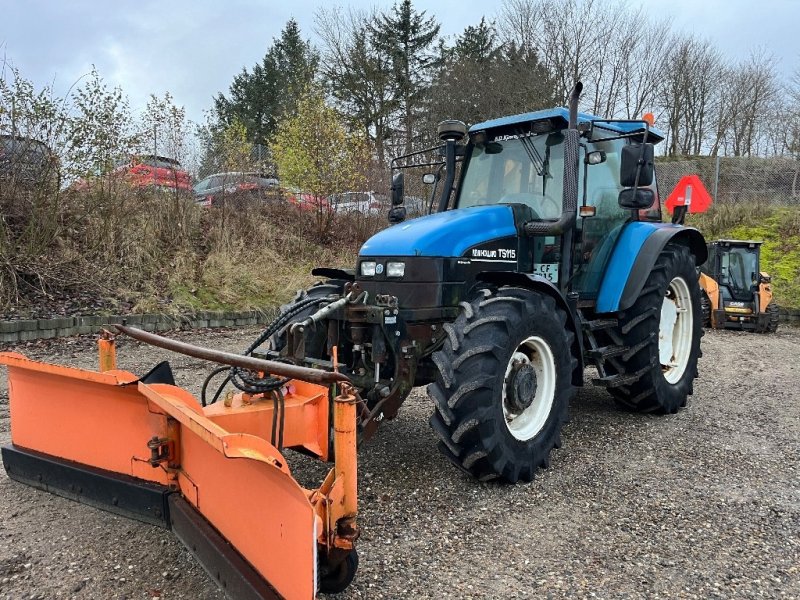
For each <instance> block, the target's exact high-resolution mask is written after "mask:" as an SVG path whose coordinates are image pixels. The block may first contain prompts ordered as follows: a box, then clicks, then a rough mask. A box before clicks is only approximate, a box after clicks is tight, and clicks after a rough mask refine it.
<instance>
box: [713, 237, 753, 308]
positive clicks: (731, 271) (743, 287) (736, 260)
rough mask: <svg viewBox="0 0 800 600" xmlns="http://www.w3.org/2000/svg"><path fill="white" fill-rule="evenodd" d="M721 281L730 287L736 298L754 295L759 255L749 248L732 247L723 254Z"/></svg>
mask: <svg viewBox="0 0 800 600" xmlns="http://www.w3.org/2000/svg"><path fill="white" fill-rule="evenodd" d="M720 266H721V267H722V268H721V273H720V279H721V281H720V283H722V284H723V285H727V286H728V287H729V288H730V291H731V295H733V297H734V298H739V297H742V298H747V299H749V298H750V297H751V296H752V293H753V292H752V289H753V286H754V285H757V284H758V275H759V274H758V255H757V254H756V252H755V250H751V249H749V248H731V249H730V251H729V252H727V253H724V254H723V255H722V264H721V265H720Z"/></svg>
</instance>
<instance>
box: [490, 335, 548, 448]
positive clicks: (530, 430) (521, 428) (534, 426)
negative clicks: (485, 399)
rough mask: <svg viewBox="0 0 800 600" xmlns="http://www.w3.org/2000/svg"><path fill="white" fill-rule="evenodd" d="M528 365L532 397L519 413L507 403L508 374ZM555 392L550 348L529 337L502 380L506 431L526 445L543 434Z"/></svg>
mask: <svg viewBox="0 0 800 600" xmlns="http://www.w3.org/2000/svg"><path fill="white" fill-rule="evenodd" d="M520 364H527V365H530V366H531V367H533V371H534V373H535V382H536V383H535V393H534V395H533V398H532V399H531V400H530V404H528V405H527V406H526V407H525V408H523V409H522V410H519V408H518V407H514V406H513V405H512V403H511V402H510V396H511V390H510V389H509V387H508V386H509V385H511V374H512V371H513V370H514V369H515V367H516V366H518V365H520ZM555 391H556V364H555V360H554V359H553V352H552V350H550V346H549V345H548V344H547V342H545V341H544V340H543V339H542V338H540V337H538V336H531V337H529V338H527V339H525V340H524V341H523V342H522V343H521V344H519V346H517V349H516V350H514V352H513V354H512V355H511V358H510V359H509V361H508V365H507V366H506V372H505V377H504V378H503V417H504V420H505V424H506V427H507V428H508V431H509V432H510V433H511V435H513V436H514V437H515V438H516V439H518V440H520V441H523V442H525V441H528V440H530V439H531V438H533V437H534V436H535V435H536V434H537V433H539V432H540V431H541V430H542V427H544V424H545V423H546V422H547V417H548V416H549V415H550V411H551V409H552V407H553V398H554V397H555Z"/></svg>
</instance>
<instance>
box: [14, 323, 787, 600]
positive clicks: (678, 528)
mask: <svg viewBox="0 0 800 600" xmlns="http://www.w3.org/2000/svg"><path fill="white" fill-rule="evenodd" d="M255 335H256V330H254V329H249V330H237V331H226V332H219V331H217V332H204V333H198V332H195V333H190V334H180V337H181V338H183V339H187V340H189V341H193V342H196V343H201V344H205V345H208V346H211V347H215V348H220V349H225V350H240V349H242V348H243V347H245V346H247V344H248V343H249V341H250V340H251V339H252V338H253V337H254V336H255ZM703 349H704V352H705V356H704V357H703V359H702V361H701V379H700V380H698V382H697V383H696V385H695V395H694V397H693V398H692V400H691V402H690V405H689V408H688V409H687V410H683V411H681V412H680V413H679V414H677V415H671V416H666V417H664V416H646V415H644V416H643V415H638V414H631V413H628V412H624V411H621V410H619V409H617V408H616V407H615V405H614V404H613V402H612V401H611V398H610V397H609V396H608V395H607V394H606V393H605V392H604V391H603V390H601V389H597V388H593V387H591V386H587V387H586V388H584V389H582V390H581V391H580V392H579V393H578V396H577V398H576V399H575V400H574V402H573V404H572V408H571V416H572V418H571V422H570V423H569V424H568V425H567V426H566V428H565V430H564V435H563V439H564V446H563V448H562V449H561V450H558V451H556V452H554V454H553V460H552V466H551V468H550V469H549V470H548V471H544V472H540V474H539V475H538V476H537V478H536V480H535V481H534V482H532V483H530V484H522V485H516V486H508V485H497V484H479V483H476V482H475V481H472V480H470V479H468V478H467V477H466V476H464V475H462V474H460V473H459V472H458V471H456V470H455V469H454V468H453V467H451V466H450V464H449V463H448V462H447V461H446V460H445V459H444V458H443V457H441V456H440V455H439V454H438V452H437V451H436V447H435V440H434V435H433V434H432V432H431V431H430V430H429V428H428V424H427V419H428V416H429V413H430V411H431V406H430V403H429V401H428V399H427V397H426V395H425V392H424V390H421V389H420V390H416V391H415V392H414V394H413V395H412V396H411V397H410V398H409V399H408V400H407V402H406V404H405V405H404V407H403V410H402V411H401V414H400V416H399V418H398V419H396V420H395V421H392V422H388V423H385V424H384V425H383V426H382V427H381V429H380V430H379V432H378V434H377V435H376V437H375V438H373V440H371V441H370V442H369V444H367V446H366V447H365V448H363V449H362V452H361V456H360V457H359V460H360V465H359V467H360V477H361V480H360V489H359V494H360V515H359V522H360V526H361V528H362V536H361V539H360V541H359V555H360V558H361V566H360V570H359V572H358V575H357V577H356V580H355V582H354V583H353V585H352V586H351V588H349V589H348V590H347V592H345V593H344V594H341V595H339V596H337V598H341V599H351V598H524V597H531V598H574V597H587V598H590V597H591V598H594V597H597V598H734V597H735V598H800V477H799V476H800V473H798V469H799V465H800V330H796V329H795V330H792V329H783V330H782V331H779V332H778V333H777V334H775V335H770V336H765V335H757V334H746V333H735V332H712V333H708V334H707V335H706V337H705V338H704V339H703ZM17 350H19V351H22V352H24V353H26V354H28V355H29V356H31V357H35V358H44V359H47V360H51V361H54V362H61V363H64V364H70V365H77V366H83V367H91V368H93V367H94V365H95V350H94V345H93V342H92V341H91V340H88V339H84V338H72V339H67V340H57V341H51V342H48V343H38V344H30V345H28V346H25V347H19V348H17ZM119 355H120V358H119V362H120V367H121V368H125V369H128V370H131V371H134V372H138V373H143V372H145V371H146V370H147V369H149V368H150V367H151V366H152V365H153V364H155V363H156V362H157V361H158V360H161V359H162V358H163V357H164V355H165V353H164V352H163V351H161V350H158V349H154V348H147V347H143V346H138V344H136V343H134V342H130V341H128V342H123V343H122V344H121V347H120V351H119ZM170 360H171V361H172V364H173V368H174V370H175V371H176V377H177V379H178V383H179V384H180V385H184V386H186V387H189V388H190V389H192V390H193V391H195V392H197V388H198V386H199V383H200V381H201V379H202V374H203V373H205V372H206V371H207V369H206V366H205V365H204V364H203V363H200V362H199V361H195V360H194V359H190V358H186V357H181V356H171V357H170ZM6 393H7V392H6V381H5V373H2V375H0V443H7V442H8V441H9V420H8V406H7V402H8V399H7V395H6ZM0 514H2V517H1V518H0V598H3V599H5V598H9V599H11V598H13V599H15V600H16V599H18V598H43V599H44V598H47V599H49V598H120V599H121V598H129V599H138V598H166V599H172V598H187V599H188V598H192V599H221V598H222V597H223V596H222V594H221V593H220V592H219V591H217V589H216V588H215V585H214V583H213V582H212V581H211V580H210V579H209V578H208V577H207V576H206V575H205V573H204V571H203V570H202V569H201V568H200V567H199V566H198V565H197V564H196V563H195V562H194V560H193V559H192V557H191V556H190V555H189V554H188V553H187V552H186V551H185V550H183V548H182V546H181V545H180V543H179V542H178V541H177V540H176V539H174V538H173V537H172V535H171V534H170V533H168V532H165V531H162V530H160V529H157V528H154V527H150V526H147V525H142V524H139V523H136V522H133V521H128V520H126V519H123V518H121V517H116V516H113V515H110V514H108V513H104V512H101V511H98V510H95V509H92V508H90V507H86V506H82V505H80V504H76V503H73V502H70V501H68V500H64V499H61V498H58V497H55V496H52V495H49V494H46V493H43V492H39V491H37V490H33V489H31V488H28V487H26V486H23V485H20V484H18V483H16V482H12V481H10V480H9V479H8V478H7V477H6V476H5V473H4V472H0Z"/></svg>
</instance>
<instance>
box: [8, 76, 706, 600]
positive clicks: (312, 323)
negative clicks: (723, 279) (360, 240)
mask: <svg viewBox="0 0 800 600" xmlns="http://www.w3.org/2000/svg"><path fill="white" fill-rule="evenodd" d="M580 91H581V85H580V84H577V85H576V86H575V89H574V90H573V91H572V94H571V95H570V100H569V107H568V108H567V109H564V108H556V109H551V110H544V111H537V112H533V113H526V114H522V115H514V116H509V117H502V118H498V119H494V120H491V121H487V122H484V123H480V124H477V125H473V126H472V127H471V128H469V129H467V128H466V126H464V125H463V124H461V123H458V122H446V123H444V124H443V125H442V127H440V129H439V134H440V141H441V144H439V145H437V146H435V147H433V148H429V149H426V150H421V151H418V152H414V153H412V154H410V155H407V156H403V157H399V158H398V159H395V160H394V161H393V163H392V167H393V171H394V173H393V178H392V208H391V210H390V212H389V221H390V223H392V224H393V225H392V226H391V227H389V228H387V229H385V230H383V231H381V232H379V233H377V234H376V235H374V236H373V237H372V238H370V239H369V240H368V241H367V242H366V243H364V244H363V246H362V248H361V250H360V252H359V256H358V257H357V259H356V261H355V265H354V267H355V268H354V269H340V268H325V267H319V268H317V269H314V271H313V273H314V274H315V275H316V276H319V277H320V278H322V281H320V282H318V283H317V284H316V285H314V286H312V287H311V288H309V289H307V290H303V291H301V292H299V293H298V295H297V297H296V298H295V299H294V300H293V301H292V302H291V303H290V304H288V305H286V306H284V307H282V309H281V313H280V314H279V316H278V318H277V319H276V321H274V322H273V323H272V324H271V325H270V326H269V327H268V328H267V329H266V330H265V331H264V332H263V333H262V334H261V335H260V336H259V337H258V338H257V339H256V340H255V341H254V342H253V343H252V344H251V346H250V347H249V348H248V349H247V350H246V351H245V355H246V356H244V357H240V356H236V355H223V354H222V353H218V352H214V351H210V350H200V351H198V350H197V349H196V348H194V347H188V348H187V347H186V346H185V345H180V344H179V343H175V342H169V341H164V338H160V337H159V336H150V337H148V336H147V335H146V334H143V333H142V332H138V331H135V330H131V329H129V328H128V329H124V330H123V331H124V332H125V333H127V334H128V335H133V336H134V337H137V339H142V340H144V341H147V342H149V343H156V344H157V345H161V346H164V347H165V348H167V349H170V350H175V351H179V352H186V353H194V354H192V355H194V356H198V357H202V358H207V359H210V360H214V361H217V362H221V363H223V364H226V365H229V366H230V367H229V368H228V367H225V368H219V369H217V370H215V371H214V372H212V373H211V375H209V378H208V379H207V380H206V382H205V384H204V386H203V392H202V394H201V401H200V403H199V404H198V403H197V401H195V400H194V399H193V398H192V397H191V396H190V395H189V394H188V393H187V392H185V391H184V390H181V389H180V388H177V387H175V386H174V385H171V383H172V381H171V378H170V377H168V376H164V374H163V373H162V372H161V371H163V369H162V370H155V371H154V372H153V373H152V374H149V375H148V376H145V377H143V378H141V379H138V378H137V377H136V376H134V375H132V374H130V373H125V372H122V371H116V370H115V369H114V367H113V357H112V355H111V354H110V351H111V350H113V345H112V346H111V347H110V348H109V345H110V341H108V340H101V348H102V352H101V365H103V371H105V372H103V373H89V372H86V371H81V370H78V369H69V368H66V367H54V366H51V365H44V364H41V363H36V362H34V361H29V360H27V359H25V358H24V357H22V356H20V355H16V354H5V355H0V361H2V362H3V363H4V364H7V365H8V366H9V381H10V382H11V394H10V396H11V430H12V447H11V448H9V449H6V450H4V459H6V468H7V469H9V471H10V473H11V476H12V477H15V478H17V479H19V480H22V481H26V482H28V483H32V484H33V485H37V486H39V487H44V488H46V489H51V490H54V491H56V492H57V493H62V494H64V495H67V496H70V495H71V496H72V497H75V496H76V495H77V496H78V497H80V498H82V499H84V500H86V499H89V501H91V502H99V503H101V504H109V502H110V505H111V506H112V507H114V509H115V510H120V511H123V512H125V511H126V510H127V512H134V513H138V514H137V516H139V517H140V518H141V517H142V513H145V514H144V517H145V520H151V521H152V520H156V521H160V522H162V523H163V524H165V525H166V526H169V527H172V528H173V529H174V530H175V531H176V532H177V533H178V535H179V536H180V537H182V539H184V540H185V541H187V545H189V546H190V547H194V546H195V545H196V542H197V539H198V538H200V539H202V538H203V536H207V537H214V535H216V538H215V540H216V542H217V543H216V546H215V545H214V544H211V547H212V550H213V548H215V547H223V548H227V550H228V552H227V554H226V553H224V552H222V553H221V552H219V551H216V552H215V551H212V550H208V552H207V553H201V552H198V554H201V560H203V559H202V557H203V556H205V555H206V554H208V555H214V556H215V558H214V559H212V560H213V561H215V563H216V564H221V563H226V564H227V563H235V564H236V565H237V567H236V568H232V569H230V570H231V572H234V573H236V572H246V573H248V574H249V575H248V576H246V577H244V578H243V579H244V581H245V583H243V584H242V586H241V589H243V590H245V591H242V592H238V591H237V592H235V593H231V595H232V597H235V598H239V597H242V598H244V597H247V598H249V597H251V596H252V593H251V591H248V588H247V585H248V584H247V583H246V582H248V581H251V580H254V581H256V582H258V583H259V584H260V585H262V587H263V586H266V585H267V583H266V582H268V583H269V584H270V585H271V586H272V587H271V588H269V586H267V587H268V589H273V588H274V591H275V592H277V593H278V594H280V595H283V596H285V597H288V598H309V597H312V596H313V595H314V593H315V589H316V586H315V583H314V582H315V581H316V579H315V577H316V572H315V571H314V569H317V568H318V567H319V568H320V569H321V570H322V572H321V573H320V582H321V584H322V585H323V587H324V588H325V589H327V590H330V591H335V590H337V589H343V588H344V587H345V586H346V585H347V584H348V583H349V581H350V580H351V579H352V576H353V573H354V571H355V568H356V566H357V561H356V556H357V555H356V554H355V552H354V548H353V543H354V541H355V538H356V536H357V529H356V527H355V522H354V518H355V508H356V499H355V494H356V475H355V464H356V462H355V461H356V458H355V444H356V441H359V442H363V441H366V440H368V439H369V437H370V436H372V435H373V434H374V433H375V431H376V429H377V428H378V426H379V424H380V423H381V422H383V420H385V419H391V418H393V417H395V416H396V415H397V414H398V411H399V410H400V407H401V405H402V403H403V401H404V400H405V399H406V397H407V396H408V395H409V393H410V392H411V390H412V388H413V387H414V386H420V385H426V386H427V390H428V394H429V396H430V398H431V400H432V404H433V410H432V416H431V418H430V425H431V428H432V429H433V431H434V433H435V435H436V436H437V437H438V438H439V450H440V451H441V452H442V454H443V455H444V457H446V458H447V459H448V460H450V461H451V462H452V463H453V464H454V465H455V466H457V467H458V468H460V469H462V470H463V471H465V472H467V473H469V474H470V475H472V476H473V477H475V478H477V479H479V480H482V481H489V480H499V481H505V482H510V483H513V482H517V481H519V480H523V481H530V480H531V479H533V477H534V474H535V473H536V471H537V469H539V468H541V467H547V466H548V465H549V463H550V454H551V451H552V450H553V449H554V448H558V447H559V446H560V444H561V442H562V440H561V429H562V426H563V424H564V423H565V422H566V420H567V415H568V407H569V402H570V400H571V399H572V397H573V395H574V393H575V391H576V388H577V387H578V386H581V385H583V372H584V366H585V365H593V366H594V367H595V368H596V370H597V377H595V378H594V379H593V380H592V381H593V383H594V384H595V385H599V386H602V387H605V388H607V389H608V391H609V393H610V394H611V396H612V397H613V398H614V400H615V401H616V402H618V403H619V404H620V405H622V406H624V407H626V408H628V409H632V410H637V411H642V412H658V413H675V412H677V411H678V410H679V409H680V408H682V407H683V406H685V405H686V402H687V399H688V397H689V395H690V394H691V393H692V389H693V388H692V386H693V381H694V379H695V378H696V377H697V375H698V371H697V366H698V358H699V356H700V337H701V335H702V318H701V313H700V311H701V302H700V290H699V286H698V281H697V271H696V269H697V267H698V266H699V265H700V264H702V263H703V262H704V261H705V259H706V247H705V243H704V241H703V238H702V236H701V235H700V234H699V233H698V232H697V231H696V230H694V229H691V228H687V227H683V226H678V225H670V224H664V223H661V222H660V221H661V206H660V202H659V199H658V193H657V185H656V180H655V176H654V166H653V160H652V157H653V147H652V143H653V142H658V141H660V140H661V139H662V136H661V135H660V134H659V133H658V132H657V131H656V130H654V129H651V127H650V124H649V123H648V122H646V121H634V120H606V119H600V118H598V117H594V116H592V115H586V114H581V113H578V111H577V105H578V98H579V95H580ZM420 166H425V167H430V168H432V169H434V171H435V172H434V173H427V174H426V175H425V178H424V181H425V182H428V183H430V182H432V183H433V184H434V187H433V188H432V190H431V193H430V200H429V205H428V212H429V213H430V214H427V215H426V216H423V217H420V218H417V219H412V220H408V221H406V220H405V218H406V209H405V206H404V176H405V175H404V173H405V174H407V171H405V170H406V169H408V168H412V167H420ZM439 185H441V188H437V186H439ZM437 191H438V194H437ZM221 374H226V377H225V379H224V380H223V382H222V384H221V385H220V386H219V387H218V388H217V392H216V393H215V394H213V395H209V397H207V394H206V391H207V387H208V386H209V382H210V380H211V378H212V377H213V376H215V375H221ZM281 377H283V378H285V379H281ZM304 381H305V383H304ZM339 382H341V383H339ZM227 383H231V384H233V385H234V386H236V387H237V388H239V390H240V391H242V392H243V393H239V394H233V393H228V394H226V395H224V396H222V392H223V390H224V387H225V385H226V384H227ZM332 385H337V386H340V389H339V391H338V392H336V393H334V392H330V394H329V392H328V388H329V387H330V386H332ZM276 391H277V395H276ZM116 413H120V414H116ZM122 413H124V414H122ZM52 415H58V419H61V420H62V422H64V423H69V424H76V427H74V428H72V427H70V428H68V429H67V430H65V429H64V428H57V427H56V426H54V425H49V426H47V427H45V428H44V430H46V431H47V435H44V434H43V432H42V431H38V430H37V426H36V424H38V423H41V422H43V421H48V422H49V421H50V420H51V419H52ZM56 422H58V421H56ZM331 423H332V424H333V430H334V433H333V435H332V436H331V435H330V434H329V431H330V427H329V425H330V424H331ZM96 432H100V433H99V434H96ZM281 436H282V439H281ZM331 437H332V439H333V449H334V452H331V451H330V448H329V442H330V440H331ZM106 446H108V448H109V449H110V451H107V448H106ZM284 448H289V449H295V450H298V451H301V452H303V453H305V454H309V453H310V454H312V455H313V456H316V457H317V458H319V459H321V460H330V459H331V458H333V459H334V460H335V466H334V468H333V469H332V470H331V472H330V473H329V475H328V476H327V477H326V478H325V480H324V482H323V483H322V485H321V486H320V487H319V488H318V489H316V490H306V489H303V488H302V487H301V486H299V485H298V484H297V482H296V481H295V480H294V479H293V478H292V477H291V474H290V472H289V470H288V467H287V466H286V461H285V458H284V457H283V454H282V450H283V449H284ZM65 461H66V462H65ZM51 463H52V464H55V465H56V467H57V468H56V470H57V471H58V473H57V476H56V477H55V478H54V479H52V480H51V479H46V478H45V477H42V479H40V478H39V477H40V476H42V475H43V471H42V470H41V467H42V465H50V464H51ZM212 466H213V468H211V467H212ZM18 468H19V470H17V469H18ZM37 469H39V470H37ZM98 470H99V471H98ZM98 478H99V479H98ZM120 478H121V479H122V483H119V479H120ZM84 480H94V481H95V482H96V481H101V482H103V485H99V486H98V488H99V489H100V490H101V491H100V492H99V495H100V497H99V499H98V498H96V497H95V496H93V495H91V494H89V493H88V492H86V490H87V489H91V488H87V487H86V486H83V485H82V483H80V482H83V481H84ZM76 482H78V483H76ZM107 482H110V483H108V485H106V483H107ZM120 485H122V486H123V487H124V486H128V487H130V486H133V488H134V490H138V491H136V493H138V494H140V493H144V494H145V499H144V500H136V501H135V502H132V503H131V504H130V505H129V504H126V505H125V506H120V496H119V494H116V493H114V490H117V488H118V487H119V486H120ZM75 486H77V489H78V491H77V492H76V487H75ZM81 489H83V490H84V491H81ZM126 489H127V488H126ZM142 489H144V492H142ZM109 490H112V492H111V493H109ZM152 490H155V491H154V492H153V491H152ZM148 494H149V496H148ZM161 495H165V496H164V497H165V498H166V500H163V501H162V500H159V498H161ZM136 498H140V496H136ZM147 498H151V499H155V500H153V502H154V503H155V504H157V505H158V509H157V510H158V514H157V513H156V512H155V509H152V510H151V508H150V507H151V506H152V505H153V502H151V501H150V500H148V499H147ZM264 499H268V500H272V502H271V503H270V504H269V505H268V506H265V505H264V503H263V500H264ZM244 500H247V501H250V500H251V501H252V506H253V507H255V508H253V509H252V510H251V509H249V508H248V509H242V505H243V501H244ZM131 506H133V507H134V510H132V511H131V510H130V507H131ZM142 507H144V509H143V508H142ZM167 515H168V516H167ZM173 515H174V516H175V517H174V519H173ZM187 522H188V523H190V525H188V526H186V523H187ZM255 522H257V523H258V527H259V528H258V529H253V530H250V529H248V525H249V524H250V523H255ZM279 530H280V531H281V532H282V533H281V534H280V535H279V534H278V531H279ZM185 531H189V532H190V534H182V533H181V532H185ZM198 532H199V533H198ZM275 536H277V541H275V545H274V547H273V546H271V544H272V541H273V540H274V539H276V538H275ZM226 540H227V541H226ZM228 543H229V544H230V545H227V544H228ZM232 549H233V552H232V556H233V558H230V555H231V551H232ZM220 554H222V555H223V558H222V559H219V555H220ZM220 560H221V563H220ZM203 562H204V563H205V564H206V565H207V566H208V562H209V559H207V558H206V559H205V560H203ZM210 571H211V573H212V574H215V571H214V569H213V568H211V570H210ZM232 577H233V576H232ZM238 580H239V581H242V578H241V577H239V578H238ZM229 589H230V588H229ZM248 594H250V595H248Z"/></svg>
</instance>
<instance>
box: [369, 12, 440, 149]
mask: <svg viewBox="0 0 800 600" xmlns="http://www.w3.org/2000/svg"><path fill="white" fill-rule="evenodd" d="M369 30H370V33H371V34H372V39H373V43H374V45H375V48H376V49H377V50H378V51H379V52H382V53H383V54H384V55H386V56H388V57H389V59H390V60H391V63H392V75H393V77H394V80H395V89H396V100H397V102H398V104H399V107H400V129H401V130H402V134H403V139H404V150H405V153H408V152H411V150H412V148H413V144H414V140H415V138H416V137H418V132H417V131H416V130H415V129H416V127H417V124H418V123H417V122H418V120H419V116H420V113H421V111H422V109H423V107H424V99H425V95H426V92H427V90H428V87H429V85H430V82H431V79H432V75H433V72H434V70H435V68H436V67H437V65H438V61H437V56H436V54H435V53H434V52H433V48H434V45H435V43H436V39H437V37H438V35H439V24H438V23H437V22H436V19H435V17H430V18H427V19H426V18H425V11H422V12H417V11H416V10H414V7H413V6H412V5H411V0H401V2H400V3H399V4H395V5H394V7H393V8H392V10H391V12H389V13H383V14H381V15H379V16H378V17H377V18H376V20H375V22H374V23H372V24H371V25H370V26H369Z"/></svg>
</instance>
